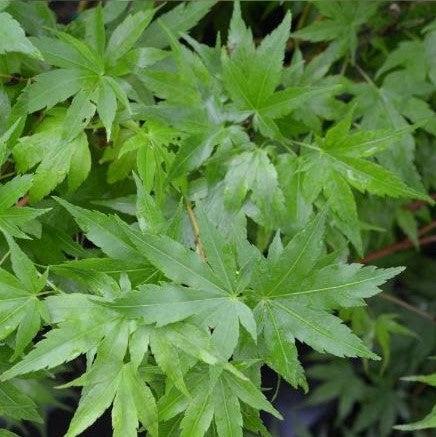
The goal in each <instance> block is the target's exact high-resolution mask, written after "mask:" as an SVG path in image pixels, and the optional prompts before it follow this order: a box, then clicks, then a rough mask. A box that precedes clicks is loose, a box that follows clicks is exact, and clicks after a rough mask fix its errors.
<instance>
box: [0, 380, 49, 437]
mask: <svg viewBox="0 0 436 437" xmlns="http://www.w3.org/2000/svg"><path fill="white" fill-rule="evenodd" d="M0 414H1V415H2V416H6V417H8V418H11V419H14V420H33V421H35V422H40V423H42V418H41V416H40V415H39V413H38V410H37V406H36V404H35V402H34V401H33V400H32V399H31V398H30V397H29V396H27V395H26V394H24V393H23V392H22V391H21V390H20V389H19V387H17V386H16V385H15V384H14V383H12V382H2V383H1V384H0ZM14 435H15V434H14Z"/></svg>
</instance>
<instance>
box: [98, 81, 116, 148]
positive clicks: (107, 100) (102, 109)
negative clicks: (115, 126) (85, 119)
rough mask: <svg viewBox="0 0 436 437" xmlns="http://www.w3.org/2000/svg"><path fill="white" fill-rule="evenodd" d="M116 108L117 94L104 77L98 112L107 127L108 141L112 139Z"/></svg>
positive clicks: (99, 93) (101, 83)
mask: <svg viewBox="0 0 436 437" xmlns="http://www.w3.org/2000/svg"><path fill="white" fill-rule="evenodd" d="M116 109H117V102H116V95H115V93H114V91H113V89H112V87H111V85H109V84H108V83H107V81H105V80H104V77H103V79H102V80H101V82H100V86H99V91H98V99H97V112H98V115H99V116H100V119H101V121H102V123H103V126H104V127H105V129H106V137H107V139H108V141H109V140H110V139H111V132H112V123H113V122H114V119H115V113H116Z"/></svg>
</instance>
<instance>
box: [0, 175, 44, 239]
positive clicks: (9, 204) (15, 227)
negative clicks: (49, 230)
mask: <svg viewBox="0 0 436 437" xmlns="http://www.w3.org/2000/svg"><path fill="white" fill-rule="evenodd" d="M32 182H33V178H32V176H31V175H24V176H16V177H14V178H13V179H12V180H10V181H9V182H6V183H5V184H3V185H0V230H1V231H2V232H3V233H5V234H7V235H11V236H13V237H16V238H28V237H27V235H26V233H25V232H23V230H22V226H24V225H26V223H28V222H29V221H31V220H34V219H36V218H37V217H39V216H40V215H42V214H44V213H45V212H46V211H47V210H45V209H35V208H29V207H20V208H19V207H17V206H16V203H17V202H18V200H19V199H20V198H21V197H23V196H24V195H25V194H26V193H27V192H28V191H29V189H30V188H31V186H32Z"/></svg>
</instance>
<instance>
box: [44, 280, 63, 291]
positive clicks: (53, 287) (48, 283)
mask: <svg viewBox="0 0 436 437" xmlns="http://www.w3.org/2000/svg"><path fill="white" fill-rule="evenodd" d="M47 285H48V286H49V287H50V288H51V289H52V290H53V291H55V292H56V293H60V294H64V292H63V291H62V290H61V289H60V288H58V287H57V286H56V285H55V284H53V282H51V281H50V279H47Z"/></svg>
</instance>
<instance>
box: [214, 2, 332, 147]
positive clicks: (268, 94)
mask: <svg viewBox="0 0 436 437" xmlns="http://www.w3.org/2000/svg"><path fill="white" fill-rule="evenodd" d="M290 25H291V14H290V13H289V12H288V13H287V14H286V16H285V18H284V19H283V22H282V23H281V24H280V25H279V26H278V27H277V28H276V29H275V30H274V31H273V32H271V33H270V34H269V35H268V36H267V37H265V38H264V39H263V40H262V42H261V44H260V45H259V47H257V48H255V46H254V42H253V36H252V34H251V31H250V30H249V29H247V28H246V27H245V24H244V22H243V20H242V18H241V10H240V6H239V3H238V2H236V3H235V4H234V11H233V16H232V20H231V23H230V30H229V39H228V48H229V52H230V55H227V54H226V53H225V52H223V53H222V66H223V83H224V87H225V89H226V91H227V92H228V94H229V97H231V99H232V100H233V101H234V102H235V103H236V105H237V107H238V109H240V110H243V111H250V112H252V113H253V114H254V119H253V121H254V125H255V126H256V128H257V129H259V130H260V132H261V133H262V134H263V135H265V136H267V137H270V138H274V139H279V140H282V139H283V136H282V134H281V133H280V130H279V128H278V126H277V124H276V123H275V122H274V119H277V118H280V117H283V116H285V115H287V114H289V113H290V112H292V111H293V110H294V109H296V108H297V107H298V106H300V105H301V104H302V103H303V102H305V101H307V99H310V98H311V97H314V96H317V95H320V94H323V93H326V92H331V91H332V88H331V87H319V88H317V87H310V88H309V87H290V88H286V89H284V90H280V91H276V88H277V87H278V85H279V84H280V80H281V76H282V70H283V59H284V52H285V45H286V41H287V40H288V38H289V29H290Z"/></svg>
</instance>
